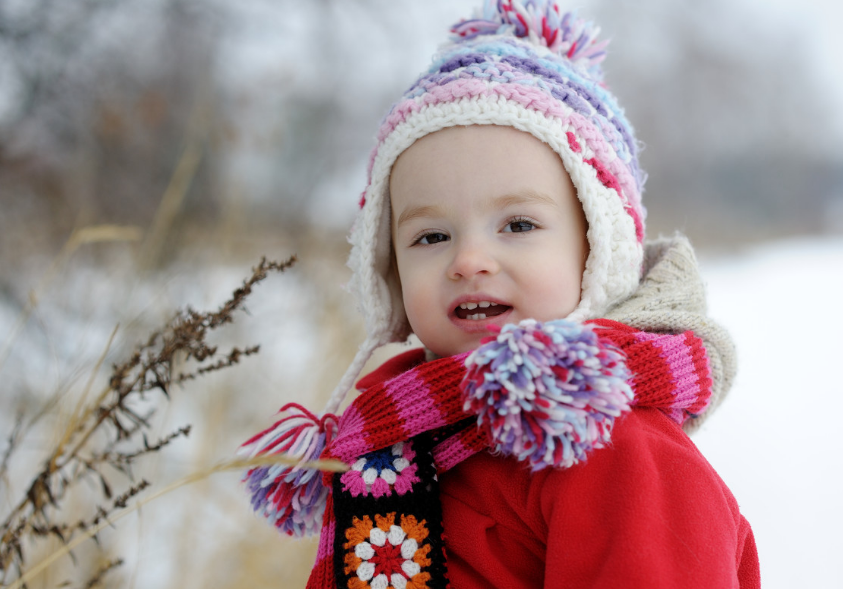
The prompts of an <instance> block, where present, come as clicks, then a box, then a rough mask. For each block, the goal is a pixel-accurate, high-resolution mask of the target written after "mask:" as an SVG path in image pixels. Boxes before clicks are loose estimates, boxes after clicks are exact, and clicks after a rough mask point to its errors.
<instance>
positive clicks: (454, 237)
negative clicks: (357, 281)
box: [389, 125, 588, 356]
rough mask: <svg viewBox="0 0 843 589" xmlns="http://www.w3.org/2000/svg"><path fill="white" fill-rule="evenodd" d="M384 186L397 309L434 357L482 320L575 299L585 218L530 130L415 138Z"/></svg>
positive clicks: (545, 310)
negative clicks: (399, 298)
mask: <svg viewBox="0 0 843 589" xmlns="http://www.w3.org/2000/svg"><path fill="white" fill-rule="evenodd" d="M389 186H390V195H391V204H392V244H393V248H394V249H395V257H396V261H397V264H398V273H399V276H400V278H401V287H402V292H403V297H404V307H405V309H406V311H407V317H408V319H409V321H410V325H411V326H412V328H413V332H414V333H415V334H416V335H417V336H418V337H419V339H420V340H421V341H422V343H423V344H424V345H425V346H427V348H428V349H430V350H431V351H432V352H433V353H435V354H436V355H438V356H451V355H454V354H458V353H460V352H465V351H468V350H470V349H473V348H475V347H477V345H478V344H479V342H480V339H481V338H483V337H484V336H486V335H489V332H488V330H487V327H488V326H489V325H491V324H494V325H499V326H500V325H504V324H506V323H515V322H518V321H521V320H522V319H528V318H533V319H537V320H539V321H547V320H550V319H560V318H563V317H565V316H567V315H568V314H569V313H571V311H573V310H574V309H575V308H576V306H577V304H578V303H579V300H580V292H581V281H582V275H583V271H584V269H585V259H586V256H587V253H588V244H587V241H586V236H585V232H586V222H585V216H584V214H583V211H582V207H581V206H580V203H579V200H577V196H576V191H575V189H574V186H573V184H572V183H571V179H570V178H569V177H568V174H567V172H566V171H565V168H564V166H563V165H562V161H561V160H560V159H559V156H558V155H557V154H556V153H555V152H554V151H553V150H552V149H550V148H549V147H548V146H547V145H545V144H544V143H542V142H541V141H539V140H538V139H536V138H535V137H533V136H532V135H530V134H528V133H524V132H521V131H518V130H516V129H513V128H511V127H500V126H492V125H474V126H469V127H452V128H447V129H444V130H441V131H438V132H436V133H432V134H430V135H426V136H425V137H423V138H422V139H420V140H418V141H416V142H415V143H414V144H413V145H412V146H410V148H409V149H407V150H406V151H405V152H404V153H402V154H401V156H400V157H399V158H398V160H397V161H396V163H395V165H394V166H393V169H392V175H391V177H390V184H389ZM489 303H491V305H489ZM465 307H467V308H465ZM484 316H485V318H484Z"/></svg>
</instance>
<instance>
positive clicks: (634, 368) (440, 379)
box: [243, 319, 712, 589]
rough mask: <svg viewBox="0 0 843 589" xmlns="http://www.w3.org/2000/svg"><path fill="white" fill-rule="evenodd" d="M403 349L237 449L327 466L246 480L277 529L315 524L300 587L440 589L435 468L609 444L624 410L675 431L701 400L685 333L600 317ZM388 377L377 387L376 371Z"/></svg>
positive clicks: (700, 352)
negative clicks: (312, 552)
mask: <svg viewBox="0 0 843 589" xmlns="http://www.w3.org/2000/svg"><path fill="white" fill-rule="evenodd" d="M424 360H425V357H424V351H423V350H411V351H410V352H406V353H404V354H402V355H400V356H397V357H396V358H393V359H392V360H390V361H389V362H387V363H386V364H385V365H384V366H383V367H382V368H381V369H379V370H377V371H375V373H373V374H372V375H370V376H369V377H366V378H364V379H363V380H361V381H360V383H358V388H360V389H361V391H362V394H361V395H360V396H359V397H358V398H357V399H356V400H355V401H354V402H353V403H352V404H351V406H349V407H348V409H346V410H345V412H344V413H343V414H342V416H341V417H339V418H337V417H336V416H333V415H325V416H321V417H317V416H316V415H313V414H312V413H310V412H308V411H307V410H306V409H304V408H301V407H298V406H294V405H288V406H285V408H284V409H285V410H288V411H289V410H290V409H293V410H294V411H292V412H290V413H289V414H288V415H285V416H284V417H283V418H282V419H280V420H279V421H278V422H276V423H275V424H274V425H273V426H272V427H271V428H269V429H267V430H266V431H264V432H261V433H260V434H258V435H257V436H255V437H253V438H252V439H250V440H249V441H248V442H247V443H246V444H244V446H243V453H244V454H247V455H250V456H254V455H256V454H260V453H267V452H270V453H271V452H284V453H288V454H291V455H294V456H296V457H298V458H301V459H302V460H310V459H316V458H334V459H339V460H341V461H343V462H345V463H346V464H348V465H349V466H350V469H349V470H348V471H347V472H345V473H343V474H341V475H340V474H337V475H333V474H330V473H325V474H323V473H318V472H315V471H310V470H307V469H301V468H297V467H287V466H280V465H279V466H269V467H258V468H254V469H252V470H250V471H249V472H248V473H247V475H246V479H245V480H246V482H247V485H248V487H249V491H250V492H251V494H252V505H253V508H254V509H255V510H256V511H257V512H259V513H261V514H262V515H264V516H265V517H267V518H268V519H269V520H270V521H271V522H272V523H273V524H274V525H275V526H277V527H278V528H279V529H281V530H283V531H284V532H286V533H288V534H290V535H297V536H300V535H304V534H313V533H315V532H316V530H317V529H320V528H321V538H320V543H319V551H318V553H317V562H316V565H315V567H314V570H313V573H312V574H311V579H310V582H309V583H308V587H311V588H315V587H337V586H338V582H339V586H341V587H353V588H354V589H369V588H371V589H376V588H381V587H382V589H387V588H388V587H395V588H396V589H405V588H412V587H418V588H422V587H431V588H432V587H439V586H442V587H444V586H445V583H446V573H445V570H446V567H445V557H444V551H443V546H442V544H443V542H442V523H441V512H440V509H441V508H440V506H439V499H438V479H437V474H441V473H443V472H445V471H447V470H448V469H450V468H452V467H453V466H455V465H456V464H458V463H460V462H461V461H463V460H465V459H466V458H468V457H469V456H471V455H473V454H475V453H476V452H479V451H482V450H489V451H492V452H495V453H500V454H504V455H509V456H514V457H515V458H517V459H518V460H521V461H523V462H525V464H528V465H529V467H530V468H532V469H534V470H537V469H542V468H549V467H551V468H567V467H569V466H571V465H573V464H576V463H578V462H583V461H586V460H587V457H588V453H589V452H591V451H594V450H597V449H599V448H602V447H604V446H606V445H608V444H609V443H610V441H611V431H612V426H613V424H614V422H615V420H616V419H618V418H620V417H621V416H622V415H623V414H624V413H625V412H628V411H630V409H631V408H632V407H635V406H640V407H654V408H658V409H660V410H661V411H663V412H664V413H665V414H666V415H668V416H669V417H670V418H671V419H673V420H674V421H675V422H676V423H677V424H679V425H681V424H682V423H684V421H685V420H686V419H688V418H689V417H693V416H696V415H698V414H700V413H702V412H703V411H704V410H705V408H706V406H707V404H708V400H709V398H710V395H711V384H712V383H711V378H710V374H709V365H708V358H707V356H706V351H705V348H704V347H703V344H702V340H701V339H700V338H698V337H696V336H695V335H694V334H693V332H690V331H689V332H685V333H683V334H679V335H669V334H658V333H647V332H643V331H640V330H637V329H634V328H632V327H629V326H627V325H624V324H622V323H618V322H615V321H610V320H605V319H601V320H595V321H591V322H588V323H587V324H584V325H583V324H577V323H572V322H569V321H565V320H558V321H550V322H546V323H544V324H542V323H539V322H536V321H532V320H528V321H524V322H522V323H520V324H518V325H507V326H504V327H503V328H502V329H501V330H500V331H499V332H498V333H497V334H493V335H491V336H490V337H488V338H486V339H485V340H484V342H483V343H482V345H481V346H480V347H479V348H478V349H477V350H475V351H473V352H471V353H465V354H460V355H457V356H452V357H448V358H440V359H436V360H432V361H428V362H425V361H424ZM395 373H398V376H396V377H394V378H391V379H388V380H385V381H382V378H380V377H379V375H380V374H395Z"/></svg>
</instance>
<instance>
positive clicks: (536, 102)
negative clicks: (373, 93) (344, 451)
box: [327, 0, 645, 412]
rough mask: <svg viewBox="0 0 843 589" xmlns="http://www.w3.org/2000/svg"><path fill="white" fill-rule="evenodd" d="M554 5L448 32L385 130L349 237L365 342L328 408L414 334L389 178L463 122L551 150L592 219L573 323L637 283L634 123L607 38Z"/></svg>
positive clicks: (485, 15)
mask: <svg viewBox="0 0 843 589" xmlns="http://www.w3.org/2000/svg"><path fill="white" fill-rule="evenodd" d="M598 32H599V30H598V29H597V28H595V27H593V26H592V25H591V23H587V22H585V21H583V20H580V19H577V18H576V17H575V16H574V15H573V14H571V13H566V14H560V12H559V8H558V6H557V5H556V2H555V1H554V0H497V1H493V0H492V1H490V0H487V1H486V2H485V4H484V7H483V9H482V10H481V11H480V13H479V14H477V15H476V16H475V18H474V19H471V20H465V21H462V22H460V23H458V24H457V25H455V26H454V27H453V28H452V33H453V37H452V40H451V42H450V43H449V44H447V45H445V46H444V47H442V48H441V50H440V52H439V54H438V55H437V56H436V57H435V58H434V60H433V63H432V64H431V66H430V68H429V69H428V70H427V72H425V73H423V74H422V75H421V77H420V78H419V79H418V80H416V82H415V83H414V84H413V85H412V86H411V87H410V89H409V90H408V91H407V92H406V93H405V94H404V96H403V97H402V98H401V99H400V100H399V101H398V102H397V103H396V104H395V105H394V106H393V107H392V109H391V110H390V112H389V114H388V115H387V116H386V118H385V119H384V121H383V123H382V124H381V128H380V131H379V133H378V135H377V141H378V144H377V146H376V147H375V148H374V150H373V152H372V155H371V159H370V164H369V183H368V186H367V188H366V190H365V192H364V193H363V197H362V198H361V201H360V206H361V210H360V213H359V215H358V217H357V220H356V222H355V224H354V227H353V229H352V232H351V236H350V241H351V244H352V251H351V256H350V258H349V262H348V265H349V267H350V268H351V269H352V271H353V277H352V280H351V282H350V284H349V288H350V290H351V291H352V292H353V293H354V294H355V295H356V297H357V299H358V304H359V305H360V310H361V312H362V313H363V315H364V317H365V323H366V331H367V340H366V342H365V343H364V344H363V345H362V346H361V349H360V351H359V352H358V355H357V357H356V358H355V360H354V362H353V363H352V365H351V366H350V367H349V370H348V371H347V373H346V376H345V377H344V378H343V380H342V381H341V382H340V384H339V385H338V387H337V389H336V390H335V392H334V395H333V396H332V398H331V400H330V401H329V403H328V407H327V411H328V412H334V411H336V410H337V409H338V407H339V404H340V403H341V402H342V399H343V398H344V396H345V394H346V392H347V391H348V390H349V389H350V387H351V384H352V382H353V380H354V378H356V376H357V375H358V374H359V372H360V370H361V369H362V365H363V364H364V363H365V362H366V360H367V359H368V358H369V356H370V355H371V353H372V351H373V350H374V349H375V348H377V347H379V346H381V345H383V344H386V343H389V342H394V341H403V340H404V339H406V337H407V336H408V335H409V334H410V332H411V330H410V325H409V323H408V321H407V316H406V313H405V311H404V306H403V302H402V296H401V289H400V284H399V281H398V277H397V276H396V275H395V274H394V271H393V270H392V265H391V263H390V254H391V233H390V228H391V218H390V215H391V211H390V200H389V176H390V172H391V170H392V166H393V164H394V163H395V161H396V159H397V158H398V156H399V155H401V153H402V152H403V151H404V150H406V149H407V148H408V147H410V146H411V145H412V144H413V142H415V141H416V140H418V139H420V138H421V137H424V136H425V135H428V134H430V133H434V132H436V131H439V130H441V129H444V128H447V127H453V126H460V125H503V126H510V127H514V128H516V129H519V130H521V131H525V132H527V133H530V134H531V135H533V136H534V137H536V138H538V139H539V140H541V141H543V142H544V143H546V144H547V145H548V146H550V147H551V148H552V149H553V150H554V151H555V152H556V153H557V154H559V157H560V158H561V159H562V162H563V164H564V166H565V169H566V170H567V171H568V174H569V175H570V177H571V180H572V182H573V184H574V186H575V187H576V189H577V195H578V197H579V200H580V202H581V203H582V206H583V210H584V212H585V217H586V220H587V222H588V232H587V237H588V242H589V247H590V253H589V256H588V259H587V261H586V266H585V273H584V275H583V280H582V297H581V301H580V304H579V306H578V307H577V308H576V309H575V310H574V312H573V313H572V314H571V315H570V316H569V318H570V319H575V320H585V319H588V318H593V317H597V316H600V314H602V313H603V312H604V311H605V310H606V309H608V308H609V307H610V306H611V305H612V304H614V303H617V302H618V301H620V300H622V299H624V298H625V297H627V296H629V295H630V294H631V293H632V292H633V291H634V290H635V288H636V286H637V285H638V282H639V279H640V276H641V268H642V260H643V240H644V216H645V211H644V208H643V206H642V205H641V190H642V185H643V182H644V174H643V173H642V172H641V170H640V169H639V167H638V155H637V154H638V146H637V144H636V141H635V139H634V136H633V131H632V127H631V126H630V125H629V123H628V122H627V120H626V118H625V117H624V114H623V111H622V110H621V109H620V107H619V106H618V104H617V102H616V100H615V98H614V97H613V96H612V95H611V94H610V93H609V91H608V90H607V89H606V87H605V86H604V85H603V84H602V71H601V69H600V65H599V64H600V62H601V61H602V60H603V58H604V57H605V51H604V50H605V47H606V45H607V42H605V41H603V42H597V40H596V37H597V34H598Z"/></svg>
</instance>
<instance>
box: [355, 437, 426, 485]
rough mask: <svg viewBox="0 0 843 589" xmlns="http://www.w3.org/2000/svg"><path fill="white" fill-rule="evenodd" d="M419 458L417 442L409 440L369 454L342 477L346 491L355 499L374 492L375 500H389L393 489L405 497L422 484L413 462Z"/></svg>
mask: <svg viewBox="0 0 843 589" xmlns="http://www.w3.org/2000/svg"><path fill="white" fill-rule="evenodd" d="M415 457H416V453H415V452H414V451H413V443H412V442H409V441H408V442H398V443H397V444H393V445H392V446H389V447H388V448H384V449H382V450H375V451H374V452H369V453H368V454H365V455H364V456H362V457H361V458H359V459H358V460H357V461H356V462H355V463H354V464H353V465H352V466H351V470H349V471H347V472H346V473H344V474H343V475H342V477H341V478H340V480H341V482H342V484H343V490H344V491H347V492H349V493H351V495H352V496H353V497H358V496H360V495H362V496H363V497H366V496H368V495H369V494H370V493H371V494H372V495H373V496H375V497H383V496H386V497H389V496H391V495H392V491H393V490H395V492H396V493H398V494H399V495H404V494H406V493H408V492H410V491H411V490H412V487H413V484H414V483H418V482H419V481H420V479H419V477H418V475H417V471H418V465H417V464H415V463H413V459H414V458H415Z"/></svg>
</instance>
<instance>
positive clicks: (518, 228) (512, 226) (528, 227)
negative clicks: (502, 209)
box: [503, 219, 536, 233]
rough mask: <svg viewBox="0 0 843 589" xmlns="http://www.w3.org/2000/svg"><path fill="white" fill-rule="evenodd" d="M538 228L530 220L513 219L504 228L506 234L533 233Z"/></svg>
mask: <svg viewBox="0 0 843 589" xmlns="http://www.w3.org/2000/svg"><path fill="white" fill-rule="evenodd" d="M535 228H536V224H535V223H533V222H532V221H530V220H529V219H513V220H512V221H510V222H509V223H507V224H506V226H505V227H504V228H503V230H504V233H524V232H525V231H532V230H533V229H535Z"/></svg>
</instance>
